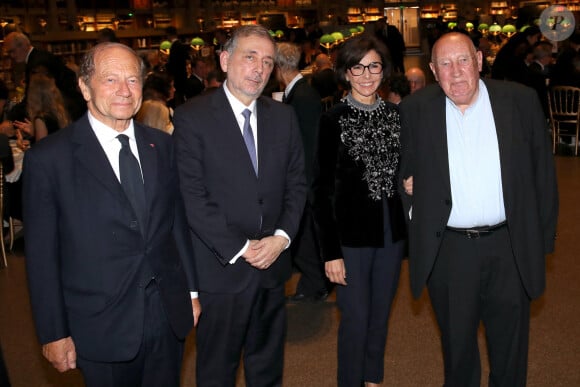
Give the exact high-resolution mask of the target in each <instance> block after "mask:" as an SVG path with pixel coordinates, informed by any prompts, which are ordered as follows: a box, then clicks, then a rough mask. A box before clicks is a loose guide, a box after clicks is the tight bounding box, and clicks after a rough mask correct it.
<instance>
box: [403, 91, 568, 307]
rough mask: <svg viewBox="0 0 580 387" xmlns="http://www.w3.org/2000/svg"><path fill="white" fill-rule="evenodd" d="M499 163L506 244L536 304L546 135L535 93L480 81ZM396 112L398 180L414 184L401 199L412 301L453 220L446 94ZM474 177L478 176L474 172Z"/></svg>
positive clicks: (410, 101) (553, 203)
mask: <svg viewBox="0 0 580 387" xmlns="http://www.w3.org/2000/svg"><path fill="white" fill-rule="evenodd" d="M485 85H486V86H487V90H488V92H489V97H490V100H491V107H492V110H493V116H494V121H495V126H496V130H497V139H498V145H499V154H500V161H501V178H502V186H503V199H504V204H505V211H506V218H507V224H508V229H509V235H510V240H511V244H512V248H513V253H514V256H515V259H516V263H517V267H518V270H519V273H520V276H521V279H522V283H523V286H524V288H525V289H526V292H527V293H528V296H529V297H531V298H536V297H538V296H540V294H542V292H543V290H544V287H545V254H547V253H550V252H551V251H553V249H554V237H555V233H556V221H557V215H558V192H557V186H556V176H555V170H554V160H553V156H552V152H551V150H550V141H549V139H548V128H547V125H546V120H545V118H544V116H543V114H542V108H541V106H540V102H539V101H538V97H537V95H536V93H535V92H534V90H532V89H530V88H528V87H525V86H522V85H519V84H516V83H508V82H500V81H494V80H486V81H485ZM399 106H400V109H401V122H402V131H401V144H402V166H401V168H402V170H401V178H403V177H407V176H413V180H414V182H413V196H412V197H410V196H408V195H406V194H404V190H403V189H402V185H401V195H402V196H403V199H404V206H405V214H408V213H409V209H410V208H411V206H412V208H413V212H412V219H411V220H410V221H409V267H410V275H411V287H412V290H413V294H414V295H415V297H418V296H419V295H420V294H421V291H422V289H423V287H424V286H425V284H426V281H427V279H428V277H429V274H430V273H431V270H432V268H433V264H434V262H435V258H436V256H437V253H438V250H439V246H440V244H441V239H442V236H443V234H444V232H445V227H446V225H447V221H448V219H449V214H450V213H451V206H452V198H451V187H450V181H449V161H448V157H447V134H446V121H445V120H446V118H445V94H444V93H443V90H442V89H441V88H440V87H439V85H437V84H434V85H430V86H427V87H426V88H425V89H424V90H421V91H419V92H417V93H415V94H413V95H410V96H408V97H407V98H405V99H404V100H403V102H402V103H401V104H400V105H399ZM473 173H477V171H473Z"/></svg>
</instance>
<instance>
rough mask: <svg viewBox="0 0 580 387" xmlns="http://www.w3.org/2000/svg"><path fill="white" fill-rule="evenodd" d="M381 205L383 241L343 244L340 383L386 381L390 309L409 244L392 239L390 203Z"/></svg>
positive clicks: (355, 385)
mask: <svg viewBox="0 0 580 387" xmlns="http://www.w3.org/2000/svg"><path fill="white" fill-rule="evenodd" d="M383 207H384V212H385V213H384V232H385V236H384V240H385V242H384V246H383V247H346V246H342V253H343V255H344V257H343V259H344V265H345V269H346V282H347V285H346V286H342V285H337V286H336V303H337V305H338V308H339V309H340V325H339V328H338V375H337V379H338V386H339V387H360V386H361V383H362V382H373V383H380V382H382V381H383V376H384V364H385V361H384V358H385V346H386V344H387V333H388V323H389V314H390V310H391V303H392V301H393V298H394V297H395V294H396V292H397V286H398V283H399V273H400V271H401V260H402V258H403V251H404V250H403V249H404V246H405V243H404V241H399V242H395V243H393V242H392V235H391V234H392V233H391V225H390V222H389V213H388V206H387V205H386V203H385V205H384V206H383Z"/></svg>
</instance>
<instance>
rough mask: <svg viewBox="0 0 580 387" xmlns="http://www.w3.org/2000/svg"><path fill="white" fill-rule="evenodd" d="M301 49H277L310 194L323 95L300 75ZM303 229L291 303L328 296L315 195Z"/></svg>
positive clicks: (279, 73) (286, 46)
mask: <svg viewBox="0 0 580 387" xmlns="http://www.w3.org/2000/svg"><path fill="white" fill-rule="evenodd" d="M299 61H300V47H298V46H297V45H295V44H293V43H278V45H277V47H276V70H277V72H276V75H277V76H278V80H279V81H280V82H281V84H282V85H283V86H284V98H283V99H282V100H283V101H284V102H285V103H287V104H289V105H290V106H292V107H293V108H294V111H295V112H296V116H297V117H298V126H299V127H300V134H301V135H302V144H303V146H304V171H305V173H306V182H307V184H308V188H309V190H310V189H311V187H312V179H313V174H314V157H315V152H316V142H317V139H318V123H319V120H320V114H321V113H322V104H321V101H320V95H319V94H318V93H317V92H316V90H315V89H314V88H313V87H312V86H310V84H309V83H308V80H306V78H304V77H303V76H302V74H300V71H299V70H298V62H299ZM308 199H309V200H308ZM308 199H307V200H306V205H305V207H304V212H303V214H302V220H301V221H300V229H299V230H298V234H297V235H296V238H294V241H293V243H292V247H291V250H292V261H293V263H294V265H295V266H296V267H297V268H298V270H300V272H301V273H302V275H301V276H300V280H299V281H298V284H297V285H296V292H295V293H294V294H293V295H292V296H290V297H289V298H288V300H289V301H291V302H304V301H321V300H324V299H325V298H326V297H327V296H328V290H327V288H326V279H325V277H324V270H323V264H322V259H321V257H320V248H319V245H318V237H317V235H316V230H315V227H314V219H313V217H312V195H311V194H310V191H309V195H308Z"/></svg>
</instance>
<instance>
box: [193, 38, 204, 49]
mask: <svg viewBox="0 0 580 387" xmlns="http://www.w3.org/2000/svg"><path fill="white" fill-rule="evenodd" d="M190 44H191V45H192V46H194V47H195V46H203V45H204V44H205V42H204V40H203V39H202V38H200V37H199V36H197V37H195V38H193V39H191V43H190Z"/></svg>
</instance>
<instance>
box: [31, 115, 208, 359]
mask: <svg viewBox="0 0 580 387" xmlns="http://www.w3.org/2000/svg"><path fill="white" fill-rule="evenodd" d="M135 135H136V138H137V144H138V147H139V159H140V162H141V166H142V171H143V177H144V181H145V195H146V200H147V207H148V222H147V224H146V232H145V233H144V234H142V233H141V231H140V227H139V225H138V224H137V222H136V221H135V219H136V217H135V214H134V211H133V209H132V207H131V205H130V203H129V200H128V198H127V196H126V195H125V193H124V191H123V189H122V187H121V184H120V183H119V181H118V179H117V177H116V176H115V173H114V172H113V169H112V168H111V166H110V163H109V161H108V159H107V157H106V155H105V153H104V151H103V149H102V147H101V145H100V144H99V142H98V140H97V138H96V136H95V134H94V132H93V131H92V129H91V127H90V124H89V121H88V117H87V116H84V117H83V118H82V119H81V120H79V121H77V122H75V123H73V124H72V125H71V126H69V127H68V128H65V129H63V130H61V131H59V132H57V133H55V134H53V135H51V136H48V137H46V138H45V139H43V140H42V141H39V142H38V143H37V144H35V145H34V147H32V148H31V149H30V150H28V151H27V152H26V155H25V160H24V170H23V176H24V181H23V186H24V196H23V197H24V221H25V222H26V230H25V239H26V263H27V269H28V281H29V287H30V297H31V303H32V310H33V314H34V318H35V322H36V329H37V333H38V337H39V339H40V342H41V343H48V342H52V341H55V340H58V339H61V338H63V337H67V336H69V335H70V336H72V338H73V340H74V342H75V345H76V349H77V352H78V353H79V354H80V355H81V356H83V357H84V358H87V359H90V360H94V361H125V360H130V359H132V358H133V357H134V356H135V354H136V353H137V351H138V350H139V347H140V345H141V340H142V335H143V316H144V307H145V305H144V300H145V298H144V296H145V293H144V287H145V285H146V284H147V283H148V282H149V281H150V280H151V278H152V277H155V281H156V283H157V285H158V287H159V289H160V294H161V298H162V301H163V305H164V309H165V312H166V315H167V318H168V320H169V323H170V325H171V327H172V329H173V331H174V333H175V335H176V336H177V337H179V338H184V337H185V336H186V335H187V334H188V332H189V331H190V329H191V327H192V325H193V316H192V309H191V299H190V297H189V291H190V290H197V284H196V275H195V268H194V265H193V262H192V260H193V250H192V246H191V243H190V239H189V236H188V231H187V223H186V221H185V217H184V215H183V204H182V201H181V198H180V195H179V182H178V175H177V167H176V165H175V157H174V156H175V155H174V151H173V143H172V140H171V138H170V136H169V135H167V134H165V133H164V132H162V131H159V130H156V129H152V128H148V127H145V126H142V125H140V124H138V123H136V122H135Z"/></svg>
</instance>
